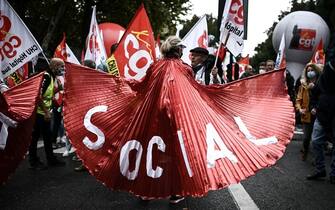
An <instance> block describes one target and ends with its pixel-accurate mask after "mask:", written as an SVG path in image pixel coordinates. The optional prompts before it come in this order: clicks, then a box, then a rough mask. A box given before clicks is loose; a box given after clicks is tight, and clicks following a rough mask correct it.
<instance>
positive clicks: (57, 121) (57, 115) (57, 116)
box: [52, 108, 62, 143]
mask: <svg viewBox="0 0 335 210" xmlns="http://www.w3.org/2000/svg"><path fill="white" fill-rule="evenodd" d="M52 117H53V127H52V143H56V142H57V137H58V130H59V127H60V125H61V122H62V113H61V112H58V111H57V108H53V109H52Z"/></svg>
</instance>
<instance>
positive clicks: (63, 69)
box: [55, 66, 65, 76]
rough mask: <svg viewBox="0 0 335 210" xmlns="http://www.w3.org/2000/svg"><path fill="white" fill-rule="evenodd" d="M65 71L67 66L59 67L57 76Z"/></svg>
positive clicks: (56, 72)
mask: <svg viewBox="0 0 335 210" xmlns="http://www.w3.org/2000/svg"><path fill="white" fill-rule="evenodd" d="M64 71H65V67H63V66H62V67H59V68H57V70H56V71H55V74H56V75H57V76H60V75H63V74H64Z"/></svg>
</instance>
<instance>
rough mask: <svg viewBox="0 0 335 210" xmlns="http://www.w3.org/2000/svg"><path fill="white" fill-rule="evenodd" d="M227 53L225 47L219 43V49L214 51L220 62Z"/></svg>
mask: <svg viewBox="0 0 335 210" xmlns="http://www.w3.org/2000/svg"><path fill="white" fill-rule="evenodd" d="M226 54H227V48H225V46H224V45H223V44H222V43H221V47H220V50H219V51H216V56H218V58H219V59H220V61H221V62H223V61H224V59H225V57H226Z"/></svg>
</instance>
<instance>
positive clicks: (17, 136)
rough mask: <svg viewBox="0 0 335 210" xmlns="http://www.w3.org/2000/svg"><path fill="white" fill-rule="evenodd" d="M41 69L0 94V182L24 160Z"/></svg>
mask: <svg viewBox="0 0 335 210" xmlns="http://www.w3.org/2000/svg"><path fill="white" fill-rule="evenodd" d="M42 79H43V73H41V74H39V75H37V76H35V77H33V78H30V79H28V80H25V81H23V82H22V83H20V84H19V85H17V86H15V87H13V88H10V89H9V90H7V91H6V92H5V93H3V94H2V95H0V126H1V132H0V184H1V183H4V182H5V181H6V180H7V178H8V176H9V174H11V173H13V172H14V170H15V169H16V167H17V166H18V165H19V163H20V162H21V161H22V160H23V158H24V156H25V154H26V152H27V150H28V147H29V145H30V142H31V132H32V128H33V125H34V112H35V105H36V102H37V99H38V96H39V93H40V88H41V83H42Z"/></svg>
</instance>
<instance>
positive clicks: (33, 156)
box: [29, 114, 55, 163]
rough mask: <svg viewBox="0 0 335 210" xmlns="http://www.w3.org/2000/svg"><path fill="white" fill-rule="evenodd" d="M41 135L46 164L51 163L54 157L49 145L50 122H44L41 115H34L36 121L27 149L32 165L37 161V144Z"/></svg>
mask: <svg viewBox="0 0 335 210" xmlns="http://www.w3.org/2000/svg"><path fill="white" fill-rule="evenodd" d="M41 133H42V137H43V142H44V150H45V154H46V158H47V160H48V162H50V161H53V160H54V158H55V156H54V154H53V150H52V143H51V130H50V121H46V120H44V116H43V115H41V114H36V121H35V125H34V129H33V133H32V141H31V144H30V147H29V161H30V163H34V162H36V161H38V160H39V159H38V157H37V142H38V139H39V137H40V134H41Z"/></svg>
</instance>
